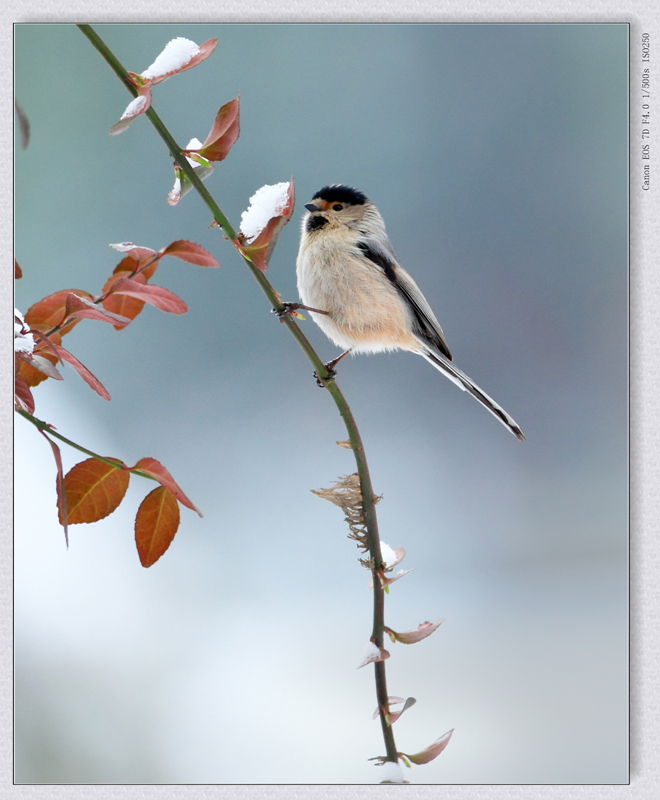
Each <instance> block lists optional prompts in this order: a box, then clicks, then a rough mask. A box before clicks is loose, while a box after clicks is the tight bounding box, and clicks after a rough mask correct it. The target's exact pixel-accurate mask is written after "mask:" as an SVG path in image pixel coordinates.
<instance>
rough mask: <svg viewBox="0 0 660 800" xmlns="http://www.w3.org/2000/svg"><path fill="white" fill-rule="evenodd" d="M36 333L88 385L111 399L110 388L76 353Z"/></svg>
mask: <svg viewBox="0 0 660 800" xmlns="http://www.w3.org/2000/svg"><path fill="white" fill-rule="evenodd" d="M34 335H35V336H38V337H39V338H40V339H41V340H42V342H43V343H44V345H46V347H48V349H49V350H50V351H51V352H52V353H53V354H54V355H56V356H57V357H58V358H59V359H60V360H61V361H66V362H67V363H68V364H71V366H72V367H73V368H74V369H75V370H76V372H77V373H78V375H80V377H81V378H82V379H83V380H84V381H85V383H86V384H88V386H91V387H92V389H94V391H95V392H96V393H97V394H99V395H101V397H102V398H103V399H104V400H109V399H110V395H109V394H108V390H107V389H106V388H105V386H104V385H103V384H102V383H101V381H100V380H99V379H98V378H96V377H95V376H94V375H93V374H92V373H91V372H90V371H89V370H88V369H87V367H86V366H85V365H84V364H81V362H80V361H78V359H77V358H76V357H75V356H74V355H72V354H71V353H70V352H69V351H68V350H65V349H64V348H63V347H61V346H60V345H59V344H55V342H53V340H52V339H49V338H48V337H47V336H44V334H43V333H39V332H38V331H35V333H34Z"/></svg>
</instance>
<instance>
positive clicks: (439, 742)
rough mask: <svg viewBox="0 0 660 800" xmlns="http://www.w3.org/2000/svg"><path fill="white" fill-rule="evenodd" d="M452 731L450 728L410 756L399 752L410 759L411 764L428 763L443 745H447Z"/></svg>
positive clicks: (436, 755)
mask: <svg viewBox="0 0 660 800" xmlns="http://www.w3.org/2000/svg"><path fill="white" fill-rule="evenodd" d="M453 732H454V729H453V728H452V729H451V730H450V731H447V733H445V734H443V735H442V736H441V737H440V738H439V739H436V740H435V742H433V744H430V745H429V746H428V747H427V748H426V750H422V751H421V752H420V753H415V754H414V755H412V756H409V755H408V754H407V753H401V754H400V755H402V756H405V757H406V758H407V759H408V760H409V761H412V763H413V764H428V763H429V761H433V759H434V758H437V757H438V756H439V755H440V753H442V751H443V750H444V749H445V747H447V745H448V744H449V740H450V739H451V735H452V733H453Z"/></svg>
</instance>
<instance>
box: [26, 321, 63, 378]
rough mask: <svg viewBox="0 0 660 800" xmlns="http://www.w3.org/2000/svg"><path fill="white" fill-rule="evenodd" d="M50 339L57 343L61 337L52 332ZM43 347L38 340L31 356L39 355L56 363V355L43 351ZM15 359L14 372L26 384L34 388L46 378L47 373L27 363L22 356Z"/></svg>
mask: <svg viewBox="0 0 660 800" xmlns="http://www.w3.org/2000/svg"><path fill="white" fill-rule="evenodd" d="M50 341H51V342H53V341H56V342H57V343H59V342H60V341H62V339H61V337H60V336H59V335H58V334H57V333H53V334H51V336H50ZM44 347H45V345H43V344H42V343H41V342H39V343H38V344H37V345H36V346H35V348H34V352H33V354H32V355H33V356H34V355H39V356H41V357H42V358H45V359H48V361H50V362H51V364H57V362H58V361H59V359H58V357H57V356H55V355H53V354H52V353H50V352H44V350H43V348H44ZM15 360H16V374H17V375H20V376H21V378H23V380H24V381H25V382H26V383H27V385H28V386H30V387H32V388H34V387H35V386H38V385H39V384H40V383H42V382H43V381H45V380H46V379H47V378H48V376H47V375H45V374H44V373H43V372H41V371H40V370H38V369H36V368H35V367H33V366H31V365H30V364H28V363H27V361H24V360H23V359H22V358H16V359H15Z"/></svg>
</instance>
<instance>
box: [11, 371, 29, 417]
mask: <svg viewBox="0 0 660 800" xmlns="http://www.w3.org/2000/svg"><path fill="white" fill-rule="evenodd" d="M14 405H15V406H16V408H22V409H23V411H27V412H28V414H34V397H32V392H31V391H30V387H29V386H28V384H27V381H26V380H25V379H24V378H21V376H20V375H19V374H18V373H16V375H15V377H14Z"/></svg>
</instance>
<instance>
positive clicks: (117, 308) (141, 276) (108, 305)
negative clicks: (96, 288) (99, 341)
mask: <svg viewBox="0 0 660 800" xmlns="http://www.w3.org/2000/svg"><path fill="white" fill-rule="evenodd" d="M126 261H130V262H131V264H133V265H135V267H137V265H138V262H137V261H133V259H132V258H125V259H123V260H122V261H121V262H120V263H119V264H118V266H117V269H115V271H114V273H113V274H112V275H111V276H110V277H109V278H108V280H107V281H106V282H105V284H104V286H103V294H105V293H106V292H109V291H110V289H111V288H112V287H113V286H114V285H115V283H117V281H120V280H122V278H126V277H128V276H129V275H130V274H131V272H132V271H133V267H131V268H130V270H129V271H128V272H126V271H119V267H121V266H122V264H124V262H126ZM145 272H146V270H145ZM131 280H134V281H137V283H142V284H145V283H146V282H147V278H146V276H145V273H144V272H140V273H138V274H137V275H134V276H133V278H132V279H131ZM103 308H105V309H106V310H107V311H111V312H112V313H113V314H119V315H120V316H122V317H126V318H127V319H135V317H137V315H138V314H139V313H140V311H142V309H143V308H144V300H136V299H135V298H134V297H129V296H128V295H125V294H109V295H108V296H107V297H104V298H103ZM123 327H125V326H124V325H115V329H116V330H121V329H122V328H123Z"/></svg>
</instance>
